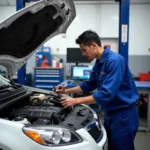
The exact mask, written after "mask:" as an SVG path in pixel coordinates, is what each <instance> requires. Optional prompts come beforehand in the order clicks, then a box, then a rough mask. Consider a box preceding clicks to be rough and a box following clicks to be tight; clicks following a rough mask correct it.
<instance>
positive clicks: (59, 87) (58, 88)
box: [55, 85, 67, 94]
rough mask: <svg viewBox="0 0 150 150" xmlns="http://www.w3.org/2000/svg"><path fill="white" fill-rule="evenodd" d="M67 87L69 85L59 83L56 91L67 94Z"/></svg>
mask: <svg viewBox="0 0 150 150" xmlns="http://www.w3.org/2000/svg"><path fill="white" fill-rule="evenodd" d="M66 89H67V86H62V85H58V86H56V91H55V92H57V93H63V94H66Z"/></svg>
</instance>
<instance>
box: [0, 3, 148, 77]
mask: <svg viewBox="0 0 150 150" xmlns="http://www.w3.org/2000/svg"><path fill="white" fill-rule="evenodd" d="M76 10H77V17H76V19H75V20H74V21H73V23H72V24H71V26H70V27H69V28H68V31H67V33H66V34H65V35H63V34H61V35H58V36H56V37H54V38H53V39H51V40H49V41H48V42H46V43H45V46H49V47H50V48H51V51H52V54H53V55H58V54H59V56H60V57H63V58H64V59H65V55H66V48H67V47H78V45H76V44H75V39H76V38H77V36H78V35H79V34H80V33H82V32H83V31H85V30H87V29H92V30H94V31H96V32H97V33H98V34H99V35H100V37H101V39H102V44H103V45H104V44H111V46H112V50H113V51H116V52H118V39H117V38H118V31H119V20H118V19H119V17H118V14H119V5H118V3H116V4H98V5H96V4H90V5H89V4H86V5H85V4H84V5H83V4H76ZM15 11H16V8H15V6H2V7H0V22H1V21H2V20H4V19H5V18H7V17H8V16H9V15H12V14H13V13H14V12H15ZM149 15H150V4H131V7H130V37H129V66H130V68H131V71H132V72H133V74H134V75H135V76H136V75H138V72H141V71H142V70H143V66H144V71H149V70H150V52H149V51H148V48H150V41H149V35H150V27H149V25H150V19H148V18H149ZM137 56H138V59H136V57H137ZM34 60H35V59H34V56H33V57H32V58H31V59H30V60H29V61H28V64H29V65H27V72H32V70H33V67H34ZM64 62H65V60H64ZM137 64H138V65H137ZM135 68H136V69H135Z"/></svg>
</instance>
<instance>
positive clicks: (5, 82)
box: [0, 75, 11, 86]
mask: <svg viewBox="0 0 150 150" xmlns="http://www.w3.org/2000/svg"><path fill="white" fill-rule="evenodd" d="M4 85H6V86H9V85H10V86H11V83H10V81H9V80H8V79H6V78H4V77H3V76H1V75H0V86H4Z"/></svg>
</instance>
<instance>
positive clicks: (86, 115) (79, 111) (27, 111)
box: [0, 92, 94, 130]
mask: <svg viewBox="0 0 150 150" xmlns="http://www.w3.org/2000/svg"><path fill="white" fill-rule="evenodd" d="M0 118H2V119H7V120H10V121H16V122H18V123H22V124H25V125H61V126H64V127H68V128H71V129H73V130H77V129H80V128H83V127H85V126H86V125H88V124H89V123H90V122H92V121H93V119H94V116H93V113H92V112H91V111H90V109H89V108H88V107H85V106H83V105H76V106H74V107H69V108H65V109H64V108H63V107H62V105H61V103H60V97H59V95H56V94H43V93H37V92H31V94H29V95H28V96H26V97H24V96H22V97H21V98H20V99H19V100H18V101H16V102H15V103H13V104H11V105H9V106H7V107H5V108H4V109H2V110H0Z"/></svg>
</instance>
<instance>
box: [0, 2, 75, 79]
mask: <svg viewBox="0 0 150 150" xmlns="http://www.w3.org/2000/svg"><path fill="white" fill-rule="evenodd" d="M75 16H76V12H75V6H74V3H73V0H42V1H39V2H37V3H35V4H33V5H31V6H28V7H25V8H24V9H22V10H20V11H18V12H16V13H15V14H14V15H12V16H11V17H9V18H8V19H6V20H5V21H3V22H2V23H1V24H0V65H2V66H4V67H6V69H7V73H8V75H9V76H10V77H12V76H13V75H14V73H16V72H17V70H18V69H19V68H20V67H21V66H22V65H23V64H24V63H26V61H27V60H28V59H29V58H30V57H31V56H32V55H33V53H34V52H35V51H36V50H37V49H38V48H39V47H40V46H41V45H42V44H44V43H45V42H46V41H47V40H49V39H50V38H52V37H54V36H56V35H58V34H60V33H66V30H67V28H68V27H69V25H70V24H71V22H72V21H73V20H74V18H75Z"/></svg>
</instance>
